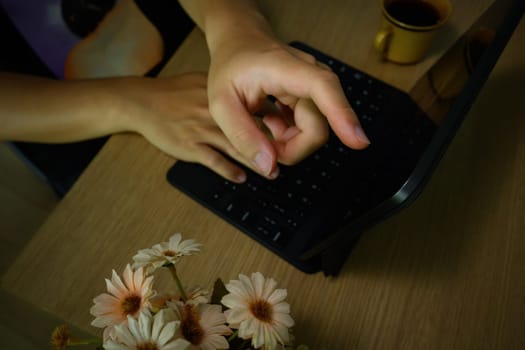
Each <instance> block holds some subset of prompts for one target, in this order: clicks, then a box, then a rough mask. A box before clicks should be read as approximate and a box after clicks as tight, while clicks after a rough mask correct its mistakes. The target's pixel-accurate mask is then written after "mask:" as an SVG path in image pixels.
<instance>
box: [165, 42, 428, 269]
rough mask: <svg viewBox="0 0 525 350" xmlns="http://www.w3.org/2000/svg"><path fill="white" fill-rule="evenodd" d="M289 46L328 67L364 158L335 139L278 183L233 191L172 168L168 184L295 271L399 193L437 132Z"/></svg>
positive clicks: (388, 94) (364, 80)
mask: <svg viewBox="0 0 525 350" xmlns="http://www.w3.org/2000/svg"><path fill="white" fill-rule="evenodd" d="M291 45H292V46H294V47H296V48H299V49H301V50H303V51H305V52H308V53H310V54H312V55H314V56H315V57H316V59H317V60H318V61H320V62H323V63H325V64H327V65H328V66H330V67H331V68H332V70H333V71H334V72H335V73H336V74H337V75H338V76H339V78H340V80H341V84H342V86H343V89H344V90H345V93H346V96H347V98H348V100H349V102H350V104H351V106H352V107H353V109H354V110H355V112H356V114H357V116H358V117H359V119H360V122H361V124H362V126H363V129H364V130H365V133H366V134H367V136H368V137H369V138H370V140H371V145H370V146H369V147H368V148H367V149H365V150H362V151H355V150H352V149H350V148H348V147H346V146H345V145H343V144H342V143H341V142H340V141H339V139H338V138H337V137H336V136H335V134H333V133H332V134H331V135H330V138H329V141H328V142H327V144H325V145H324V146H323V147H321V148H320V149H319V150H318V151H316V152H315V153H313V154H312V155H311V156H310V157H308V158H307V159H305V160H303V161H302V162H301V163H299V164H296V165H294V166H283V165H280V175H279V177H278V178H277V179H276V180H273V181H270V180H267V179H265V178H263V177H261V176H259V175H257V174H256V173H254V172H252V171H250V170H248V169H246V171H247V173H248V178H247V181H246V182H245V183H243V184H236V183H232V182H229V181H226V180H224V179H223V178H221V177H219V176H218V175H216V174H215V173H213V172H212V171H211V170H209V169H207V168H205V167H203V166H201V165H198V164H192V163H186V162H182V161H178V162H176V163H175V165H174V166H173V167H172V168H171V169H170V171H169V172H168V176H167V178H168V181H169V182H170V183H171V184H172V185H173V186H175V187H177V188H179V189H180V190H182V191H183V192H185V193H186V194H188V195H189V196H190V197H191V198H193V199H195V200H197V201H198V202H199V203H201V204H202V205H204V206H205V207H207V208H208V209H210V210H212V211H213V212H215V213H216V214H217V215H219V216H220V217H221V218H223V219H225V220H227V221H228V222H230V223H231V224H233V225H235V226H236V227H237V228H239V229H240V230H241V231H243V232H244V233H246V234H248V235H249V236H250V237H252V238H254V239H255V240H257V241H258V242H260V243H261V244H263V245H264V246H266V247H267V248H269V249H271V250H272V251H274V252H275V253H276V254H278V255H279V256H281V257H282V258H284V259H286V260H287V261H289V262H290V263H292V264H293V265H295V266H296V267H298V268H299V269H301V270H303V271H306V272H314V271H317V270H319V269H320V267H319V262H318V261H315V259H314V260H313V261H303V260H302V259H301V258H300V256H301V254H302V253H303V252H304V251H306V250H308V249H310V248H311V247H313V246H315V245H316V244H319V243H320V242H322V241H323V240H325V239H327V238H328V237H330V235H331V234H333V233H334V232H335V231H337V229H338V228H339V227H340V226H341V225H342V224H343V223H348V222H349V221H352V220H357V219H359V217H360V216H362V215H364V214H365V213H367V212H368V211H370V210H372V209H373V208H375V207H377V206H378V205H380V204H381V203H383V202H384V201H386V200H388V199H389V198H391V197H392V196H394V194H396V192H397V191H398V190H399V189H400V188H401V187H402V185H403V184H404V182H406V180H407V179H408V177H409V175H410V174H411V172H412V171H413V169H414V167H415V165H416V163H417V161H418V160H419V158H420V156H421V154H422V152H423V151H424V150H425V148H426V146H427V144H428V143H429V142H430V140H431V138H432V136H433V134H434V132H435V130H436V126H435V125H434V124H433V123H432V122H431V121H430V120H429V119H428V118H427V117H426V115H425V114H424V112H423V111H421V110H420V109H419V107H418V106H417V105H416V104H415V103H414V102H413V101H412V100H411V98H410V97H409V96H408V95H407V94H406V93H404V92H402V91H400V90H398V89H396V88H394V87H392V86H390V85H387V84H385V83H383V82H381V81H379V80H377V79H375V78H373V77H371V76H369V75H367V74H366V73H364V72H361V71H359V70H357V69H355V68H352V67H351V66H349V65H347V64H344V63H342V62H340V61H338V60H336V59H334V58H332V57H329V56H327V55H325V54H323V53H321V52H319V51H317V50H315V49H313V48H311V47H308V46H306V45H305V44H302V43H298V42H294V43H292V44H291Z"/></svg>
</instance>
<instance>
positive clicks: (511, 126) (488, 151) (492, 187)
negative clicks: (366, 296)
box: [342, 71, 525, 282]
mask: <svg viewBox="0 0 525 350" xmlns="http://www.w3.org/2000/svg"><path fill="white" fill-rule="evenodd" d="M524 84H525V71H520V72H511V71H508V72H506V74H504V75H502V74H500V75H498V76H497V77H494V78H493V79H492V80H491V81H490V83H489V84H487V85H486V87H485V88H484V89H483V90H482V92H481V94H480V96H479V97H478V99H477V102H476V103H475V105H474V106H473V108H472V109H471V111H470V112H469V114H468V115H467V117H466V119H465V121H464V123H463V126H462V127H461V128H460V130H459V131H458V134H457V135H456V138H455V140H454V141H453V142H452V144H451V146H450V148H449V151H447V153H446V154H445V156H444V158H443V160H442V162H441V164H440V165H439V166H438V168H437V169H436V172H435V173H434V175H433V176H432V178H431V179H430V181H429V183H428V185H427V187H426V188H425V189H424V190H423V193H422V194H421V196H420V197H419V198H418V199H417V200H416V201H415V202H414V203H413V204H412V205H410V206H409V207H407V208H406V209H404V210H402V211H401V212H400V213H398V214H396V215H394V216H393V217H391V218H389V219H387V220H386V221H385V222H383V223H381V224H379V225H378V226H376V227H374V228H372V229H371V230H370V231H368V232H366V233H365V234H364V235H363V237H362V239H361V241H360V242H359V244H358V245H357V247H356V249H355V250H354V252H353V253H352V254H351V256H350V258H349V260H348V261H347V263H346V265H345V267H344V269H343V271H342V274H366V275H371V274H375V275H379V276H383V275H385V276H386V275H390V276H392V275H394V276H397V277H401V278H402V277H403V276H413V274H414V270H415V269H416V270H418V271H419V273H420V274H422V275H425V276H426V279H429V280H433V281H434V282H440V281H442V280H444V279H445V280H446V279H449V278H451V277H452V276H454V275H455V273H456V272H457V271H458V269H461V268H465V267H467V266H469V265H471V264H474V262H473V261H472V259H473V258H475V256H472V253H473V252H479V251H485V250H491V249H494V250H498V249H501V248H503V247H502V246H504V245H505V244H506V241H507V240H508V239H510V237H507V236H508V235H506V234H507V233H508V232H507V226H508V225H513V224H515V223H512V222H506V220H505V219H506V218H507V215H508V213H499V212H498V210H499V209H498V208H499V203H500V202H507V201H512V200H514V201H517V200H519V198H520V197H519V196H520V192H519V191H521V194H522V195H525V191H524V190H523V188H522V187H519V188H517V186H519V184H517V183H512V182H509V181H507V178H508V177H510V176H509V175H510V174H511V173H512V171H513V169H516V168H517V167H518V168H519V167H523V166H525V159H524V158H523V154H520V153H519V152H517V150H518V148H521V149H522V148H523V147H524V146H525V142H524V141H523V140H520V139H519V136H520V133H519V131H520V130H521V131H523V130H525V113H524V112H525V104H524V102H523V91H524ZM520 157H521V158H520ZM521 198H524V197H523V196H522V197H521ZM494 199H496V200H494ZM506 207H507V208H508V204H507V206H506ZM438 213H439V214H438ZM499 214H502V215H499ZM498 216H501V219H498ZM512 217H514V218H516V220H518V219H519V218H520V217H521V214H520V213H518V212H516V213H515V215H513V216H512ZM401 223H402V224H401ZM509 232H510V231H509ZM524 243H525V242H524ZM480 246H482V247H480ZM486 253H487V254H490V251H486ZM477 258H482V257H479V256H478V257H477Z"/></svg>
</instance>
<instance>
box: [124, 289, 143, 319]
mask: <svg viewBox="0 0 525 350" xmlns="http://www.w3.org/2000/svg"><path fill="white" fill-rule="evenodd" d="M141 302H142V298H141V297H140V296H139V295H135V294H132V295H128V296H127V297H126V298H124V300H122V303H121V304H120V309H121V310H122V314H123V315H124V316H127V315H134V314H135V313H136V312H137V311H139V310H140V304H141Z"/></svg>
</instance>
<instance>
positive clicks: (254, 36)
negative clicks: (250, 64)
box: [203, 4, 275, 57]
mask: <svg viewBox="0 0 525 350" xmlns="http://www.w3.org/2000/svg"><path fill="white" fill-rule="evenodd" d="M208 13H209V14H208V15H207V16H206V17H205V18H204V21H203V30H204V33H205V36H206V42H207V45H208V49H209V51H210V54H211V56H212V57H213V55H214V53H215V52H216V51H217V50H220V49H221V48H222V47H224V46H225V45H228V44H230V45H231V43H235V44H236V46H239V45H245V44H251V43H254V42H257V43H261V42H274V41H275V36H274V34H273V32H272V29H271V27H270V25H269V23H268V21H267V20H266V18H265V17H264V16H263V15H262V14H261V12H259V11H258V9H257V8H256V7H254V6H250V5H249V4H247V5H246V6H244V7H243V6H236V7H235V8H232V7H219V8H217V9H216V10H215V11H209V12H208Z"/></svg>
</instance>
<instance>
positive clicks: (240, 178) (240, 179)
mask: <svg viewBox="0 0 525 350" xmlns="http://www.w3.org/2000/svg"><path fill="white" fill-rule="evenodd" d="M235 179H236V180H237V182H238V183H243V182H244V181H246V174H245V173H239V174H237V176H235Z"/></svg>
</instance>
